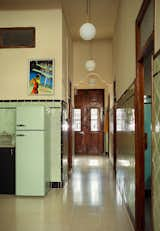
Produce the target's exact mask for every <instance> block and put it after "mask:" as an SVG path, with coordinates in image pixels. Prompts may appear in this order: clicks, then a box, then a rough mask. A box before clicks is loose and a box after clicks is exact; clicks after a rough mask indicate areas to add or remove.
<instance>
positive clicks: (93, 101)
mask: <svg viewBox="0 0 160 231" xmlns="http://www.w3.org/2000/svg"><path fill="white" fill-rule="evenodd" d="M75 108H76V109H80V110H81V126H80V129H79V130H80V131H75V153H76V154H100V153H103V152H104V132H103V129H104V128H103V127H104V125H103V123H104V121H103V111H104V90H102V89H96V90H78V91H77V94H76V95H75ZM75 122H77V121H75Z"/></svg>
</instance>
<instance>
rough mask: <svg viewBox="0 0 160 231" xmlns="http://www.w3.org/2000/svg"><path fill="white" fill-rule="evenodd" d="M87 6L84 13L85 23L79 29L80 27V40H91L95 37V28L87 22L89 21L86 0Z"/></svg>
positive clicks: (88, 7)
mask: <svg viewBox="0 0 160 231" xmlns="http://www.w3.org/2000/svg"><path fill="white" fill-rule="evenodd" d="M86 3H87V4H86V5H87V7H86V8H87V9H86V13H87V22H86V23H84V24H83V25H82V26H81V27H80V36H81V38H82V39H84V40H91V39H93V38H94V37H95V35H96V27H95V26H94V25H93V24H92V23H90V22H89V20H90V11H89V9H90V0H87V2H86Z"/></svg>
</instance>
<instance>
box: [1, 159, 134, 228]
mask: <svg viewBox="0 0 160 231" xmlns="http://www.w3.org/2000/svg"><path fill="white" fill-rule="evenodd" d="M73 164H74V167H73V173H72V178H71V179H70V181H69V184H68V185H66V186H65V188H64V189H55V190H52V191H50V192H49V194H48V195H47V196H46V197H45V198H44V199H43V198H22V197H21V198H18V197H13V196H6V195H5V196H2V195H1V196H0V230H1V231H9V230H12V231H33V230H34V231H75V230H76V231H106V230H109V231H131V230H132V228H131V226H130V223H129V220H128V217H127V215H126V212H125V210H124V208H123V206H122V200H121V196H120V194H119V191H118V189H117V188H116V187H115V181H114V177H113V175H112V168H111V166H110V164H109V161H108V159H106V158H105V157H95V156H94V157H75V159H74V163H73Z"/></svg>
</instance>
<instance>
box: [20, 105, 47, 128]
mask: <svg viewBox="0 0 160 231" xmlns="http://www.w3.org/2000/svg"><path fill="white" fill-rule="evenodd" d="M44 125H45V108H44V106H36V105H34V106H18V107H17V108H16V130H38V131H39V130H44V127H45V126H44Z"/></svg>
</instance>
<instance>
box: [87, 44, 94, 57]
mask: <svg viewBox="0 0 160 231" xmlns="http://www.w3.org/2000/svg"><path fill="white" fill-rule="evenodd" d="M88 42H89V59H93V51H92V40H91V41H88Z"/></svg>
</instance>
